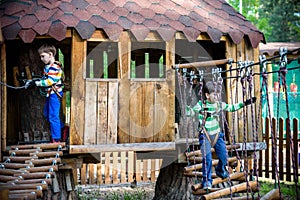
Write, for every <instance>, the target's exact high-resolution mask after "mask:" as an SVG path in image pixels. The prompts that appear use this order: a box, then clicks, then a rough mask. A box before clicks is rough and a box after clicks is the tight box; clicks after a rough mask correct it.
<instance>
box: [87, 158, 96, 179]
mask: <svg viewBox="0 0 300 200" xmlns="http://www.w3.org/2000/svg"><path fill="white" fill-rule="evenodd" d="M88 173H89V184H95V179H94V164H92V163H90V164H88Z"/></svg>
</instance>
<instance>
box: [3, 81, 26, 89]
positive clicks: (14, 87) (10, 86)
mask: <svg viewBox="0 0 300 200" xmlns="http://www.w3.org/2000/svg"><path fill="white" fill-rule="evenodd" d="M0 85H3V86H6V87H8V88H11V89H15V90H19V89H23V88H25V85H23V86H19V87H16V86H12V85H8V84H7V83H3V82H0Z"/></svg>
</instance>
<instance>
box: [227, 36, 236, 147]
mask: <svg viewBox="0 0 300 200" xmlns="http://www.w3.org/2000/svg"><path fill="white" fill-rule="evenodd" d="M236 53H237V45H236V44H234V43H233V42H232V41H230V40H229V38H228V39H227V40H226V58H227V59H230V58H231V59H233V60H237V54H236ZM229 69H230V65H226V70H229ZM236 74H237V71H236V70H234V71H231V73H230V71H227V72H226V77H230V76H236ZM236 81H237V79H229V80H228V81H226V82H225V84H226V91H228V92H227V95H226V102H228V103H229V104H233V103H236V102H235V96H236V95H237V94H236V93H235V91H236ZM227 118H228V125H229V127H228V128H229V130H230V133H231V134H234V135H232V136H230V137H229V142H230V144H232V143H233V142H235V141H232V140H234V138H238V123H237V120H236V119H237V112H228V113H227ZM233 119H235V120H234V121H233ZM233 130H235V131H233Z"/></svg>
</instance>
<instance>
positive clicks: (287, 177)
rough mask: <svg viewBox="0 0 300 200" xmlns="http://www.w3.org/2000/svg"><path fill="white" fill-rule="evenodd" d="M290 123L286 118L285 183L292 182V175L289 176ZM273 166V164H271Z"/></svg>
mask: <svg viewBox="0 0 300 200" xmlns="http://www.w3.org/2000/svg"><path fill="white" fill-rule="evenodd" d="M290 123H291V121H290V119H288V118H286V121H285V127H286V141H285V142H286V166H288V167H287V168H286V180H287V181H291V180H292V174H291V167H290V166H291V143H290V140H291V139H292V138H291V127H290V125H289V127H288V124H290ZM273 165H274V164H273Z"/></svg>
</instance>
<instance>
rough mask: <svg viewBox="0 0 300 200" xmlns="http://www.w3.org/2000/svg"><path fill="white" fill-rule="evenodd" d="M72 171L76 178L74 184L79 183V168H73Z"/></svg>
mask: <svg viewBox="0 0 300 200" xmlns="http://www.w3.org/2000/svg"><path fill="white" fill-rule="evenodd" d="M72 173H73V180H74V185H75V186H76V185H78V173H77V169H72Z"/></svg>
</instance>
